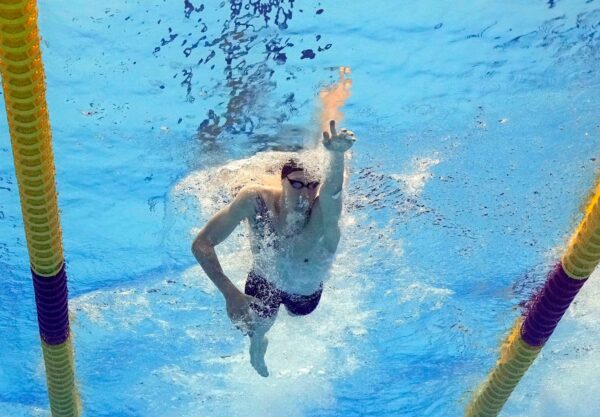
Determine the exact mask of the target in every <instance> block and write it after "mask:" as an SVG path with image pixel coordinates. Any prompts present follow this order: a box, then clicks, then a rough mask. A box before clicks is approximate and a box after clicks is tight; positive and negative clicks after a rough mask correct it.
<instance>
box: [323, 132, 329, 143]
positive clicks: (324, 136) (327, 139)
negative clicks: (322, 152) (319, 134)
mask: <svg viewBox="0 0 600 417" xmlns="http://www.w3.org/2000/svg"><path fill="white" fill-rule="evenodd" d="M323 139H324V140H325V141H327V142H329V139H330V137H329V133H327V132H323Z"/></svg>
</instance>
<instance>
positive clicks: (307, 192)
mask: <svg viewBox="0 0 600 417" xmlns="http://www.w3.org/2000/svg"><path fill="white" fill-rule="evenodd" d="M281 187H282V189H283V195H284V197H285V200H286V201H287V202H288V204H289V205H290V207H291V208H293V209H295V210H298V211H304V210H308V207H310V205H311V204H312V202H313V201H314V199H315V198H316V196H317V191H318V189H319V181H318V180H316V179H315V178H314V177H313V176H311V175H310V174H309V173H308V172H307V171H306V170H305V169H304V166H302V164H301V163H300V162H299V161H298V160H296V159H289V160H287V161H286V162H285V164H283V167H282V168H281Z"/></svg>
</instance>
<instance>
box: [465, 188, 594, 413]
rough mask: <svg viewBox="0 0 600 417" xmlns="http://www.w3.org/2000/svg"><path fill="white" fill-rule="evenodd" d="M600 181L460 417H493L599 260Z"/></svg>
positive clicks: (498, 411)
mask: <svg viewBox="0 0 600 417" xmlns="http://www.w3.org/2000/svg"><path fill="white" fill-rule="evenodd" d="M599 199H600V184H599V185H598V186H597V187H596V192H595V194H594V196H593V197H592V199H591V200H590V202H589V204H588V206H587V209H586V212H585V217H584V219H583V221H582V222H581V223H580V225H579V227H578V228H577V230H576V231H575V233H574V235H573V237H572V238H571V241H570V243H569V246H568V248H567V250H566V252H565V255H564V256H563V258H562V260H561V262H559V263H558V264H557V265H556V267H555V268H554V269H553V270H552V271H551V272H550V273H549V275H548V278H547V280H546V283H545V285H544V286H543V287H542V289H541V290H540V291H539V292H538V293H537V294H536V295H535V296H534V297H533V299H532V303H531V307H530V308H529V309H528V311H527V312H526V313H525V314H524V316H523V318H521V319H519V320H518V321H517V323H516V325H515V326H514V328H513V331H512V333H511V335H510V336H509V337H508V339H507V340H506V342H505V343H504V345H503V347H502V349H501V357H500V359H499V360H498V362H497V363H496V367H495V368H494V369H493V370H492V372H491V373H490V375H489V376H488V378H487V380H486V381H485V382H484V384H483V385H482V386H481V388H480V389H479V390H478V391H477V393H476V394H475V396H474V398H473V399H472V401H471V403H470V404H469V405H468V407H467V409H466V413H465V416H466V417H495V416H497V415H498V414H499V413H500V410H501V409H502V407H503V406H504V404H505V403H506V401H507V400H508V397H509V396H510V394H511V393H512V391H513V390H514V388H515V387H516V386H517V384H518V383H519V381H520V380H521V377H522V376H523V375H524V374H525V372H526V371H527V369H528V368H529V366H530V365H531V364H532V363H533V361H534V360H535V358H536V356H537V355H538V353H539V352H540V351H541V350H542V348H543V346H544V344H545V343H546V341H547V340H548V338H550V336H551V335H552V333H553V332H554V329H555V328H556V326H557V325H558V322H559V321H560V319H561V318H562V316H563V314H564V313H565V311H566V310H567V308H569V305H571V302H572V301H573V299H574V298H575V296H576V295H577V293H578V292H579V290H580V289H581V287H582V286H583V284H585V282H586V280H587V278H588V277H589V276H590V275H591V273H592V271H593V270H594V269H595V268H596V266H597V265H598V263H599V262H600V205H599Z"/></svg>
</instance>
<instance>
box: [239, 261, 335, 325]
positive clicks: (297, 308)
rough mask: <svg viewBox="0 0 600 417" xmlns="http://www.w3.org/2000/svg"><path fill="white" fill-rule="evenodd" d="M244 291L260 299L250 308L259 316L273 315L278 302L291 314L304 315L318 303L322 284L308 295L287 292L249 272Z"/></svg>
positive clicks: (311, 310) (277, 307)
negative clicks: (259, 302)
mask: <svg viewBox="0 0 600 417" xmlns="http://www.w3.org/2000/svg"><path fill="white" fill-rule="evenodd" d="M244 292H245V293H246V294H247V295H251V296H253V297H256V298H258V299H259V300H260V301H261V304H252V309H253V310H254V311H256V313H257V314H258V315H259V316H260V317H263V318H268V317H273V316H274V315H275V314H277V310H278V309H279V305H280V304H283V305H284V306H285V308H286V309H287V311H288V312H289V313H290V314H291V315H293V316H306V315H307V314H310V313H312V312H313V311H314V310H315V309H316V308H317V306H318V305H319V301H320V300H321V293H322V292H323V284H322V283H321V286H320V287H319V289H318V290H317V291H316V292H314V293H313V294H310V295H300V294H289V293H287V292H285V291H281V290H280V289H278V288H277V287H275V286H274V285H273V284H271V283H270V282H269V281H267V280H266V279H264V278H263V277H261V276H260V275H256V274H255V273H254V272H250V273H249V274H248V279H247V280H246V287H245V289H244Z"/></svg>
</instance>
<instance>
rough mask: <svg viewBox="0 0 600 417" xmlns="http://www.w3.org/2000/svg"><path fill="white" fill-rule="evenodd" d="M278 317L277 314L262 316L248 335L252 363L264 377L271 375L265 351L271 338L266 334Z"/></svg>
mask: <svg viewBox="0 0 600 417" xmlns="http://www.w3.org/2000/svg"><path fill="white" fill-rule="evenodd" d="M276 317H277V316H276V315H275V314H274V315H273V316H271V317H264V318H263V317H260V318H259V319H258V321H257V322H256V325H255V327H254V329H253V330H252V332H250V334H249V335H248V336H249V337H250V363H251V364H252V367H253V368H254V369H256V372H258V373H259V375H260V376H264V377H267V376H269V370H268V369H267V365H266V364H265V353H266V352H267V346H268V345H269V339H267V337H266V336H265V334H266V333H267V332H268V331H269V329H270V328H271V326H273V323H275V318H276Z"/></svg>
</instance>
